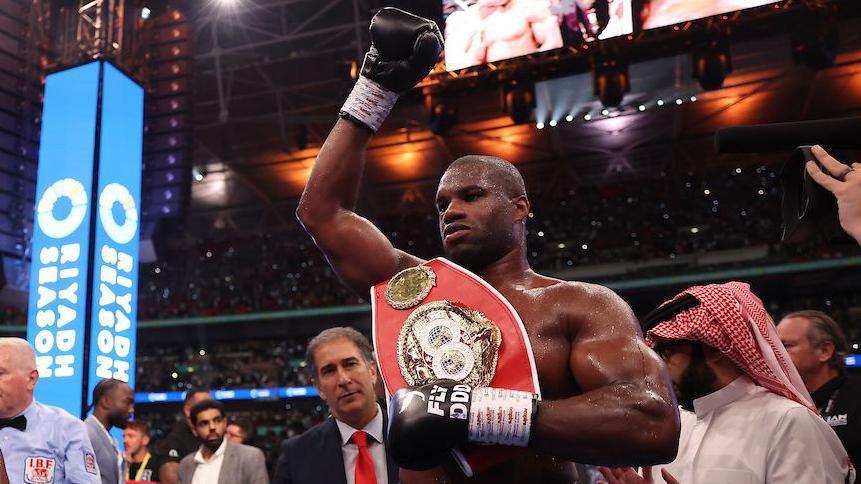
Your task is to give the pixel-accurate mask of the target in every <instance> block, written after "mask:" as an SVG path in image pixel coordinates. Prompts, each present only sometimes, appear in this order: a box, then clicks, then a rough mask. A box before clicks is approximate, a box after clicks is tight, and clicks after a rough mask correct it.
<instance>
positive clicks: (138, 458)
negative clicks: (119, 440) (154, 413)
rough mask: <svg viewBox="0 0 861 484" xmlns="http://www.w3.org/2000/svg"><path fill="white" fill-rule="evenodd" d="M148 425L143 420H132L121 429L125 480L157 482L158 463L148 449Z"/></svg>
mask: <svg viewBox="0 0 861 484" xmlns="http://www.w3.org/2000/svg"><path fill="white" fill-rule="evenodd" d="M149 443H150V433H149V425H148V424H147V423H146V422H145V421H143V420H137V419H135V420H132V421H131V422H129V423H128V425H126V428H125V429H124V430H123V447H124V448H125V462H126V473H125V480H126V481H133V482H158V463H157V462H156V461H155V460H154V459H153V458H152V454H150V451H149Z"/></svg>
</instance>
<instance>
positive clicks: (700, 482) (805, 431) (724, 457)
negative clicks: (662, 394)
mask: <svg viewBox="0 0 861 484" xmlns="http://www.w3.org/2000/svg"><path fill="white" fill-rule="evenodd" d="M694 410H695V411H694V412H688V411H685V410H682V414H681V422H682V429H681V435H680V437H679V452H678V455H677V456H676V460H674V461H673V462H671V463H670V464H667V465H666V466H662V467H664V468H666V469H667V470H668V471H669V472H670V473H671V474H672V475H673V476H674V477H675V478H676V479H677V480H678V481H679V482H680V483H681V484H727V483H732V484H760V483H762V484H765V483H768V484H779V483H787V484H788V483H793V484H797V483H811V484H812V483H827V484H844V483H845V482H846V475H847V473H848V472H849V470H848V457H847V456H846V452H845V451H844V450H843V446H842V445H841V444H840V441H839V440H838V439H837V435H836V434H835V433H834V431H832V430H831V428H830V427H828V424H826V423H825V421H823V420H822V419H821V418H819V416H818V415H816V414H815V413H813V412H812V411H810V410H809V409H808V408H806V407H804V406H802V405H801V404H799V403H797V402H795V401H793V400H790V399H788V398H784V397H781V396H779V395H776V394H774V393H772V392H770V391H768V390H766V389H765V388H763V387H761V386H758V385H756V384H755V383H754V382H753V381H752V380H751V379H750V378H748V377H747V376H741V377H739V378H737V379H736V380H734V381H733V382H732V383H730V384H729V385H727V386H725V387H724V388H721V389H720V390H718V391H716V392H714V393H710V394H708V395H706V396H704V397H702V398H698V399H696V400H694ZM660 467H661V466H656V467H655V469H654V470H653V476H654V478H655V481H656V482H658V483H663V482H664V480H663V478H662V477H661V471H660Z"/></svg>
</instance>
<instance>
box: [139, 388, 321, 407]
mask: <svg viewBox="0 0 861 484" xmlns="http://www.w3.org/2000/svg"><path fill="white" fill-rule="evenodd" d="M209 394H210V395H212V398H214V399H216V400H274V399H287V398H307V397H319V396H320V393H319V392H318V391H317V389H316V388H314V387H275V388H240V389H237V390H210V391H209ZM183 400H185V392H153V393H135V403H175V402H182V401H183Z"/></svg>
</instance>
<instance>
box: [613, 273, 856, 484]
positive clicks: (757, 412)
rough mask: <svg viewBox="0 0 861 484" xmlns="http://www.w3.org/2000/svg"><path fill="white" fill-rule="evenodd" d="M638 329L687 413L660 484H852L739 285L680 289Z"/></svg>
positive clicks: (759, 309)
mask: <svg viewBox="0 0 861 484" xmlns="http://www.w3.org/2000/svg"><path fill="white" fill-rule="evenodd" d="M644 325H645V326H646V329H647V333H646V334H647V337H646V341H647V343H648V344H650V345H651V346H652V347H653V348H654V349H655V351H656V352H658V354H660V355H661V356H662V357H663V358H664V361H666V362H667V368H668V369H669V372H670V376H671V377H672V379H673V382H674V383H675V384H676V386H677V388H678V392H679V402H680V403H681V405H682V407H684V408H687V409H689V410H693V412H694V413H695V415H694V416H693V418H684V419H682V431H681V437H680V442H679V452H678V455H677V457H676V460H675V461H673V462H671V463H670V464H667V465H666V466H665V467H664V468H663V469H661V477H662V478H663V479H662V480H664V481H665V482H668V483H673V482H680V483H692V482H702V481H703V480H704V479H706V478H708V480H710V481H712V482H750V483H763V484H765V483H769V484H781V483H798V482H805V483H806V482H818V483H827V484H843V483H845V482H851V481H852V479H851V478H850V475H852V474H854V472H853V470H852V468H851V464H850V463H849V459H848V456H847V454H846V451H845V450H844V449H843V446H842V445H841V444H840V440H839V439H838V438H837V436H836V435H835V434H834V432H833V431H832V430H831V429H830V428H829V427H828V425H826V424H825V422H824V421H823V420H822V419H821V418H819V416H818V415H817V414H816V408H815V407H814V406H813V402H812V401H811V399H810V396H809V394H808V393H807V390H806V389H805V388H804V384H803V383H802V381H801V378H800V377H799V376H798V372H797V371H795V369H794V368H793V367H791V366H789V367H787V366H786V365H783V364H781V363H780V362H785V361H788V360H789V356H788V355H787V353H786V350H785V349H784V348H783V345H782V344H781V343H780V341H779V340H778V338H777V331H776V329H775V327H774V323H773V322H772V320H771V318H770V317H769V316H768V313H767V312H766V311H765V308H764V307H763V306H762V302H761V301H760V300H759V298H757V297H756V296H755V295H754V294H753V293H751V292H750V289H749V286H748V285H747V284H742V283H738V282H730V283H727V284H712V285H708V286H697V287H692V288H689V289H688V290H686V291H685V292H683V293H682V294H679V295H678V296H676V297H675V298H674V299H673V300H671V301H669V302H667V303H665V304H664V305H663V306H661V307H660V308H658V309H657V310H656V311H654V312H652V313H651V314H650V315H648V316H646V318H644ZM650 472H651V471H650ZM603 473H604V475H605V477H606V478H607V479H608V481H610V482H611V483H613V482H628V483H629V482H636V480H635V479H636V478H635V477H634V476H632V475H630V469H626V470H623V473H625V474H627V475H625V476H620V475H619V471H618V470H617V472H616V473H613V472H611V471H610V470H609V469H606V468H604V469H603ZM614 479H615V480H614ZM640 482H646V481H645V480H643V479H641V480H640ZM657 482H660V481H657Z"/></svg>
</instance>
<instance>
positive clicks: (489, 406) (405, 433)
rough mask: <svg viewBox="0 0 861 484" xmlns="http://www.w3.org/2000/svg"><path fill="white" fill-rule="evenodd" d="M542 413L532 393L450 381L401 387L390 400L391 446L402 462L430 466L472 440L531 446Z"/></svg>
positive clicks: (409, 466)
mask: <svg viewBox="0 0 861 484" xmlns="http://www.w3.org/2000/svg"><path fill="white" fill-rule="evenodd" d="M537 413H538V398H537V396H536V395H535V394H533V393H530V392H521V391H517V390H507V389H504V388H489V387H484V388H476V389H472V388H471V387H470V386H468V385H463V384H458V383H457V382H454V381H451V380H440V381H438V382H436V383H431V384H429V385H425V386H421V387H415V388H402V389H400V390H398V391H397V392H395V394H394V395H393V396H392V400H391V402H390V405H389V449H390V451H391V453H392V458H393V459H394V460H395V462H397V463H398V465H399V466H401V467H403V468H405V469H411V470H427V469H430V468H432V467H434V466H436V465H438V464H439V463H440V462H442V460H443V458H444V457H445V456H446V455H447V454H448V453H449V452H450V451H451V449H454V448H458V447H461V446H463V445H464V444H467V443H476V444H499V445H513V446H518V447H526V446H527V445H529V434H530V432H531V431H532V426H533V424H534V422H535V417H536V415H537Z"/></svg>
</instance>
